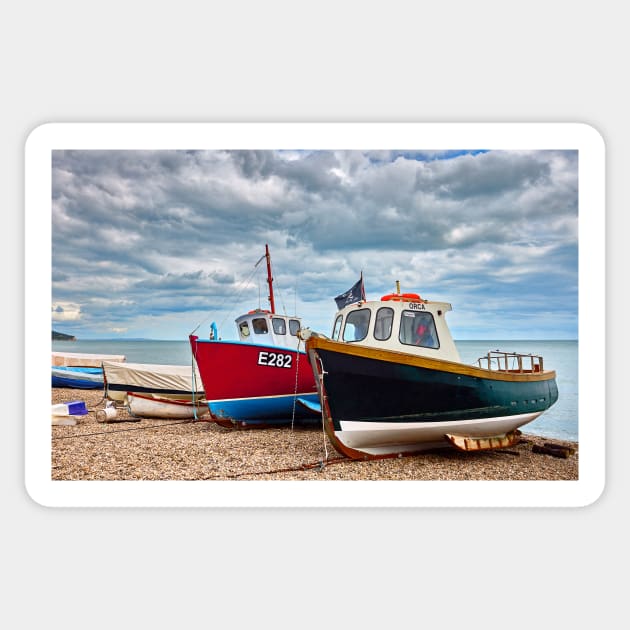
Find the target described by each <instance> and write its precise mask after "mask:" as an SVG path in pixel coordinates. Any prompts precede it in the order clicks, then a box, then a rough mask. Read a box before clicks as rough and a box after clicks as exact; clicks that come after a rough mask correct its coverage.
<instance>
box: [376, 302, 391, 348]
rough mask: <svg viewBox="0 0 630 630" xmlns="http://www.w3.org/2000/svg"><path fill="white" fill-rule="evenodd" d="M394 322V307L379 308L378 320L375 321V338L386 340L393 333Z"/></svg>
mask: <svg viewBox="0 0 630 630" xmlns="http://www.w3.org/2000/svg"><path fill="white" fill-rule="evenodd" d="M393 322H394V309H393V308H389V307H388V306H386V307H383V308H379V309H378V311H376V321H375V322H374V339H378V340H379V341H385V340H386V339H389V338H390V337H391V335H392V324H393Z"/></svg>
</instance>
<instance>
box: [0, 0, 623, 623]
mask: <svg viewBox="0 0 630 630" xmlns="http://www.w3.org/2000/svg"><path fill="white" fill-rule="evenodd" d="M227 4H228V3H201V2H178V3H160V2H153V3H150V2H128V1H127V2H118V1H111V2H108V3H104V4H103V3H99V4H96V3H95V4H92V3H82V2H65V1H58V2H55V3H44V2H24V3H21V4H15V3H14V4H11V5H10V7H9V5H6V6H4V7H3V8H2V9H1V10H0V11H1V15H0V52H1V55H0V60H1V62H0V63H1V64H2V73H1V75H0V76H1V77H2V80H3V81H2V83H3V85H2V97H1V98H2V101H1V102H2V125H3V129H2V140H3V141H2V144H1V147H0V156H1V158H0V159H1V166H2V171H1V172H2V173H3V178H2V183H3V185H2V200H3V204H2V210H3V217H4V220H5V224H4V227H3V230H2V248H1V249H0V251H1V252H2V254H1V255H2V262H3V269H4V273H3V281H4V286H5V288H6V289H8V291H6V292H5V299H4V317H3V329H4V331H5V347H9V348H10V353H9V354H8V356H7V355H5V360H4V362H3V363H4V370H3V373H4V380H3V387H2V392H3V397H2V402H3V405H4V413H3V414H2V417H3V422H4V425H3V426H4V431H3V438H4V447H3V448H2V453H3V457H2V458H1V466H2V473H1V474H0V479H1V483H2V496H3V499H4V500H3V503H4V505H3V528H2V529H3V535H2V538H1V540H2V543H1V544H2V554H1V557H2V562H1V563H0V567H1V568H0V571H1V572H2V578H3V584H4V595H5V600H6V604H5V606H4V607H3V613H2V616H3V617H4V619H5V620H8V619H11V618H13V619H14V620H17V621H14V622H13V624H12V625H11V627H27V626H28V627H42V625H43V624H45V626H46V627H52V628H57V627H63V628H67V629H70V628H86V627H89V628H111V627H113V626H117V627H132V626H134V627H151V628H167V627H168V628H172V627H175V628H188V627H191V626H193V625H195V626H202V625H203V626H204V627H217V626H219V625H220V626H222V627H226V626H228V627H258V626H259V625H262V623H263V622H265V621H266V625H269V627H275V628H277V627H286V628H296V627H297V628H305V627H320V626H324V625H330V624H333V625H334V626H335V627H339V626H340V625H341V624H342V623H349V622H352V623H353V624H361V625H362V626H376V625H379V626H382V625H385V624H386V625H387V626H388V627H389V626H395V625H398V624H400V623H404V622H405V621H407V622H409V621H411V622H412V623H414V625H417V626H418V627H420V626H421V627H430V626H431V625H432V624H435V623H440V624H441V625H443V626H444V625H445V626H446V627H455V626H456V625H458V624H459V623H466V624H467V626H468V625H470V623H471V622H475V621H477V622H481V623H482V625H483V626H484V627H486V628H491V627H496V628H499V627H501V628H504V627H510V628H521V627H522V628H530V627H532V626H534V625H537V626H540V627H552V626H554V625H560V626H562V627H570V626H572V625H574V624H576V623H578V622H579V624H580V627H593V626H594V625H595V624H597V625H598V626H601V624H602V622H603V621H604V619H605V618H606V617H609V618H613V613H614V612H615V609H619V610H621V606H622V605H623V603H624V599H625V595H626V592H625V591H626V588H625V585H626V581H625V580H624V579H623V576H624V574H625V567H626V565H627V562H628V543H627V530H628V516H627V504H628V499H627V497H628V494H627V486H626V483H625V481H626V480H627V478H628V475H627V472H626V466H627V464H626V461H627V456H626V449H627V444H628V442H629V440H628V429H627V424H626V420H627V418H626V415H627V414H624V413H622V409H623V407H622V405H623V390H624V387H625V386H626V384H625V383H624V380H625V378H626V375H625V373H623V372H622V373H620V372H617V373H615V372H614V371H613V367H614V366H615V365H621V362H622V358H623V356H624V354H625V352H624V351H625V350H626V348H627V340H626V337H618V336H616V333H617V334H622V330H621V327H620V326H618V325H616V324H618V323H620V320H621V319H622V318H623V317H624V307H625V306H626V298H625V295H624V292H623V289H624V288H625V284H627V283H622V278H624V271H625V270H624V266H625V265H627V251H628V246H627V244H626V239H627V237H626V228H627V225H628V221H627V218H626V217H625V216H624V215H626V214H627V209H628V207H629V206H630V204H629V203H628V201H629V200H628V186H627V182H626V181H625V179H626V178H625V177H624V176H625V171H626V170H627V168H628V162H627V158H626V157H625V156H626V151H625V150H624V147H626V146H627V145H628V141H629V140H630V138H628V127H629V124H628V112H629V111H630V107H629V102H628V100H629V99H628V96H627V86H626V83H627V75H628V73H627V59H628V52H629V51H628V48H629V46H628V43H627V42H628V40H627V33H626V31H627V20H626V12H625V10H624V9H623V7H622V5H620V4H618V3H615V4H613V3H612V2H598V3H580V4H579V5H578V4H576V3H565V2H562V3H560V2H549V0H547V1H545V2H539V1H531V0H530V2H528V3H505V2H498V1H492V2H484V1H480V2H479V1H478V2H475V3H472V2H448V3H441V4H437V3H436V4H434V5H429V4H425V3H419V2H398V1H392V0H390V2H388V3H381V2H379V3H375V2H345V3H342V2H336V3H335V2H322V1H320V2H318V3H300V2H265V3H262V2H259V3H256V2H238V3H231V4H230V5H229V6H230V8H227V9H226V8H225V5H227ZM82 121H87V122H92V121H93V122H101V121H102V122H106V121H130V122H143V121H152V122H170V121H194V122H204V121H263V122H264V121H365V122H372V121H410V122H412V121H418V122H459V121H464V122H529V121H531V122H545V121H547V122H584V123H588V124H591V125H593V126H594V127H596V128H597V129H598V130H599V131H600V133H601V134H602V135H603V137H604V139H605V141H606V145H607V224H608V225H607V234H608V240H607V263H608V271H607V311H606V319H607V335H608V354H607V369H608V372H607V392H606V402H607V405H608V407H607V412H606V415H607V483H606V489H605V491H604V494H603V496H602V497H601V498H600V499H599V500H598V501H597V502H596V503H595V504H593V505H592V506H590V507H587V508H581V509H544V510H543V509H539V510H537V509H471V510H465V509H416V510H376V509H374V510H295V511H292V510H272V509H267V510H249V509H238V510H210V509H206V510H192V509H191V510H182V509H144V510H139V509H137V510H133V509H92V510H89V509H46V508H43V507H40V506H38V505H36V504H35V503H33V502H32V501H31V500H30V499H29V498H28V496H27V495H26V493H25V490H24V485H23V478H24V433H23V398H22V392H23V391H24V379H23V376H22V375H23V367H24V357H23V344H22V336H23V335H24V334H26V335H28V334H29V331H28V330H24V322H23V297H24V272H23V243H24V239H25V238H28V232H29V230H33V229H36V226H32V225H30V226H26V227H25V226H24V220H23V216H24V212H23V209H24V192H23V185H24V142H25V139H26V137H27V135H28V133H29V132H30V131H31V130H32V129H33V128H34V127H36V126H37V125H39V124H42V123H45V122H82ZM626 273H627V272H626ZM615 288H616V289H617V290H616V291H615ZM593 308H600V309H601V310H602V314H603V307H602V305H599V304H594V305H593ZM590 369H594V370H595V369H602V366H592V367H591V368H590ZM40 394H41V393H38V392H27V393H26V395H27V396H38V395H40ZM44 398H46V397H44ZM604 398H605V397H604V395H603V393H602V404H603V403H604ZM47 405H48V400H47V399H43V400H42V418H43V419H42V422H48V420H47V414H48V411H47ZM602 413H603V412H602ZM604 611H607V613H606V615H604ZM473 626H474V627H477V625H476V624H473Z"/></svg>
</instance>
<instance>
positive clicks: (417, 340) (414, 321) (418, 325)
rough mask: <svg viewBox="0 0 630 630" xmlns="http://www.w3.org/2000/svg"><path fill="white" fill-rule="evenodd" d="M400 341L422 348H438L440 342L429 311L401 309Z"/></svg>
mask: <svg viewBox="0 0 630 630" xmlns="http://www.w3.org/2000/svg"><path fill="white" fill-rule="evenodd" d="M398 338H399V339H400V343H404V344H407V345H409V346H420V347H422V348H439V347H440V343H439V340H438V336H437V331H436V330H435V322H434V321H433V315H432V314H431V313H427V312H426V311H425V312H417V311H403V312H402V317H401V318H400V333H399V335H398Z"/></svg>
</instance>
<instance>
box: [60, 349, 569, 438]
mask: <svg viewBox="0 0 630 630" xmlns="http://www.w3.org/2000/svg"><path fill="white" fill-rule="evenodd" d="M455 344H456V345H457V348H458V350H459V354H460V356H461V359H462V361H463V362H464V363H468V364H474V365H476V364H477V359H478V358H479V357H482V356H485V355H486V354H487V352H488V351H490V350H501V351H503V352H523V353H526V354H530V353H531V354H537V355H541V356H542V357H543V359H544V367H545V369H552V370H555V371H556V381H557V384H558V401H557V402H556V404H555V405H553V406H552V407H551V409H548V410H547V411H545V412H544V413H543V414H542V415H540V416H539V417H538V418H537V419H536V420H534V422H531V423H530V424H527V425H525V426H524V427H523V428H522V430H523V432H525V433H531V434H534V435H538V436H541V437H546V438H550V439H558V440H568V441H571V442H578V441H579V440H578V342H577V341H574V340H559V341H549V340H545V341H513V340H510V341H502V340H497V341H494V340H487V341H477V340H475V341H470V340H467V341H456V342H455ZM52 350H53V352H85V353H91V354H116V355H124V356H125V358H126V360H127V361H128V362H129V363H162V364H168V365H191V364H192V354H191V350H190V344H189V342H188V340H185V341H164V340H150V339H141V340H118V339H116V340H110V339H103V340H98V339H89V340H88V339H85V340H77V341H53V342H52Z"/></svg>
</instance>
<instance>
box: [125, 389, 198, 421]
mask: <svg viewBox="0 0 630 630" xmlns="http://www.w3.org/2000/svg"><path fill="white" fill-rule="evenodd" d="M127 402H128V405H129V411H130V413H131V414H132V415H134V416H138V417H140V418H165V419H186V418H200V417H202V416H204V415H206V414H208V413H209V409H208V404H207V402H203V403H202V402H195V403H194V404H193V403H192V402H189V401H184V400H168V399H164V398H152V397H145V396H138V395H135V394H132V393H129V394H128V395H127Z"/></svg>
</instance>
